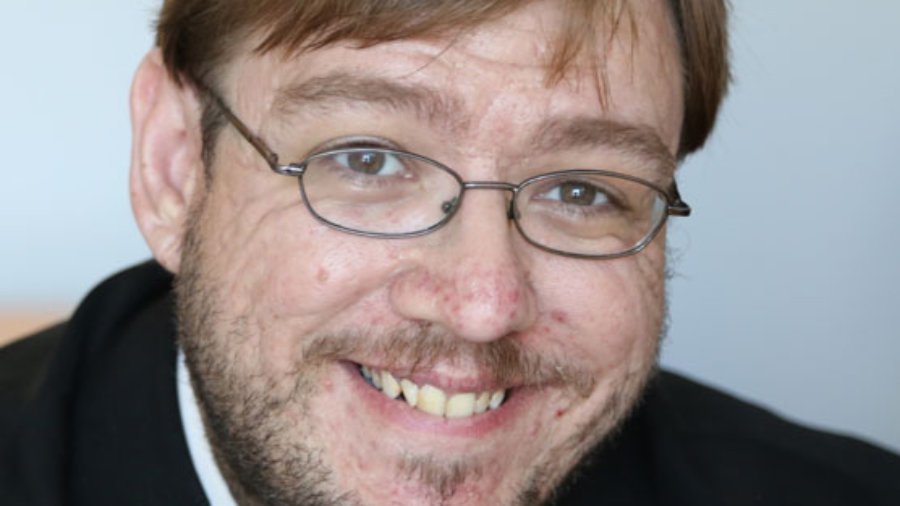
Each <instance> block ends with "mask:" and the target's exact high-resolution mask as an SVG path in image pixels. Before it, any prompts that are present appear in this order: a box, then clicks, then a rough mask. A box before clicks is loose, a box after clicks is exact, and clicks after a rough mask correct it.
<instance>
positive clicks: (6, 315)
mask: <svg viewBox="0 0 900 506" xmlns="http://www.w3.org/2000/svg"><path fill="white" fill-rule="evenodd" d="M66 316H67V312H66V311H62V310H44V309H40V310H23V311H9V310H7V311H3V310H0V346H3V345H5V344H8V343H11V342H13V341H15V340H16V339H18V338H20V337H24V336H27V335H28V334H31V333H32V332H34V331H36V330H40V329H42V328H44V327H46V326H48V325H51V324H53V323H56V322H58V321H61V320H63V319H65V318H66Z"/></svg>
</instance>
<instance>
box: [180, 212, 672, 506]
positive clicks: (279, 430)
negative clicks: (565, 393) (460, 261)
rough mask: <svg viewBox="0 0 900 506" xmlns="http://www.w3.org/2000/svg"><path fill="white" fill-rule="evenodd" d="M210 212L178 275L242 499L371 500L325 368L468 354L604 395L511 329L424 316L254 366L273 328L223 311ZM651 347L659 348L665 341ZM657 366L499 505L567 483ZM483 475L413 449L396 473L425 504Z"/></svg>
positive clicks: (186, 333)
mask: <svg viewBox="0 0 900 506" xmlns="http://www.w3.org/2000/svg"><path fill="white" fill-rule="evenodd" d="M198 207H201V208H202V203H201V205H200V206H198ZM201 215H202V209H196V210H195V212H192V213H191V220H190V223H189V227H188V232H187V234H186V238H185V246H184V251H183V254H182V262H181V270H180V273H179V275H178V276H177V277H176V283H175V295H176V318H177V329H178V340H179V344H180V346H181V347H182V349H183V351H184V354H185V358H186V362H187V365H188V368H189V370H190V372H191V381H192V384H193V387H194V390H195V392H196V393H197V399H198V402H199V405H200V406H199V407H200V411H201V413H202V415H203V419H204V423H205V426H206V429H207V436H208V437H209V439H210V443H211V446H212V448H213V451H214V454H215V457H216V460H217V463H218V466H219V468H220V470H221V471H222V473H223V476H224V477H225V479H226V481H227V482H228V484H229V487H230V489H231V492H232V494H233V495H234V496H235V499H236V500H237V501H238V503H239V504H244V505H249V504H254V505H255V504H260V505H306V506H355V505H362V504H364V501H363V500H362V499H361V498H360V496H359V495H358V493H357V492H356V491H353V490H343V489H341V487H340V485H339V477H338V476H336V473H335V472H334V470H333V466H331V465H329V460H328V454H327V448H326V447H325V445H324V443H323V441H324V440H325V438H324V437H323V435H325V434H327V431H328V428H327V427H326V426H325V425H324V424H323V423H322V420H321V418H317V417H316V414H315V413H314V410H313V409H312V406H311V404H312V400H313V399H315V398H316V396H317V395H319V394H322V390H323V389H322V387H321V385H322V383H323V381H322V379H323V378H324V375H325V372H326V369H327V368H328V367H330V366H332V365H333V364H334V363H335V361H339V360H345V359H346V357H349V356H382V357H387V359H388V360H389V361H393V362H394V363H396V364H405V365H408V364H414V367H413V368H414V369H415V368H419V367H421V368H422V369H427V368H429V367H430V366H431V365H432V364H435V363H437V362H438V360H442V361H448V360H449V361H450V362H454V361H460V362H465V363H472V364H477V365H478V367H479V368H480V369H483V370H488V371H491V372H492V374H493V375H494V379H495V380H497V381H498V383H499V384H505V383H506V382H507V381H509V380H512V379H516V380H522V379H527V380H528V381H529V382H532V383H534V384H555V385H565V386H566V387H567V388H568V389H569V390H571V392H572V394H573V395H577V396H580V397H583V398H586V397H587V396H589V395H590V393H591V392H592V391H593V390H594V387H595V384H596V381H597V380H596V378H594V377H593V375H592V374H591V373H589V372H586V371H587V370H588V369H587V368H585V367H583V366H582V367H579V366H578V365H577V364H574V361H573V359H572V358H571V357H558V358H554V357H552V356H549V354H548V353H547V352H546V351H545V352H541V353H538V352H537V351H535V350H529V349H526V348H525V347H524V346H523V345H522V344H520V342H519V341H518V340H516V339H515V338H514V337H513V336H509V337H504V338H502V339H498V340H496V341H492V342H489V343H483V344H476V343H470V342H467V341H464V340H462V339H458V338H455V337H454V336H453V335H452V334H450V333H449V332H447V331H446V330H445V329H443V328H442V327H439V326H436V325H430V324H423V323H410V324H409V325H408V326H405V327H403V328H396V329H392V331H390V332H389V333H373V332H370V331H366V330H362V329H347V330H344V331H341V332H339V333H329V334H321V335H305V336H296V339H297V340H298V342H302V343H303V345H302V346H300V347H299V349H300V351H301V353H299V355H298V356H297V357H295V359H294V360H293V361H292V366H291V367H290V368H289V370H287V371H283V372H279V373H274V372H271V371H267V370H266V369H265V368H259V369H254V368H253V365H254V363H253V360H251V359H249V358H248V356H247V349H248V348H247V346H250V345H251V344H257V345H259V343H265V342H267V340H266V338H265V336H264V335H260V334H261V333H262V332H264V329H262V330H261V326H259V325H255V324H254V323H253V320H252V318H251V316H250V315H249V314H225V312H224V311H223V308H226V307H228V306H227V302H228V293H227V290H226V289H225V288H224V287H223V286H220V284H219V283H217V277H216V276H215V275H213V274H211V273H209V272H207V271H206V270H205V268H204V267H205V264H206V262H204V256H205V254H206V252H207V251H208V250H207V249H206V248H204V244H203V239H202V227H201V226H200V221H201V220H200V216H201ZM653 346H654V353H655V352H656V351H658V340H654V344H653ZM654 356H655V355H654ZM655 363H656V361H655V360H651V361H648V365H646V366H642V367H641V368H640V370H638V371H635V372H632V373H631V374H628V375H626V376H625V377H623V378H620V379H619V380H618V381H616V382H615V383H614V384H613V385H612V388H611V394H610V395H609V398H608V399H607V400H606V402H604V403H603V405H602V406H601V407H600V408H598V409H597V410H596V412H595V413H593V414H592V416H591V417H589V419H588V420H587V421H586V422H584V423H582V424H580V425H579V426H578V427H576V428H575V430H574V431H573V432H572V434H571V435H570V436H569V437H567V438H566V439H565V440H564V441H563V442H562V443H560V444H557V445H556V446H555V447H553V448H548V449H546V451H542V452H541V461H540V462H537V463H534V464H533V465H532V467H531V468H530V469H529V470H528V471H527V472H526V473H523V474H522V476H521V478H519V480H518V483H517V485H516V488H515V490H511V491H509V493H508V494H507V495H506V497H507V499H506V500H505V502H503V503H497V501H491V502H492V503H494V504H503V505H504V506H506V505H509V506H516V505H535V504H542V503H544V502H547V501H551V500H552V498H553V496H554V495H555V492H556V490H557V489H558V488H559V486H560V484H562V483H567V482H569V481H571V477H572V476H574V475H576V474H577V473H575V472H574V470H575V469H576V465H577V464H578V463H579V462H582V463H584V462H586V460H587V459H585V456H586V455H588V454H589V453H590V452H591V451H592V449H595V448H596V447H597V446H598V445H599V444H600V442H601V441H603V440H604V438H605V437H606V436H608V435H609V434H610V433H611V432H612V431H613V430H614V429H615V428H616V427H617V426H618V425H619V424H621V422H622V421H623V420H624V419H626V418H627V415H628V413H629V411H630V410H631V409H632V407H633V406H634V405H635V404H636V403H637V401H638V399H639V397H640V394H641V392H642V391H643V390H644V387H645V385H646V383H647V381H648V379H649V378H650V376H651V375H652V372H653V370H654V367H655ZM573 364H574V365H573ZM255 365H259V364H255ZM482 471H483V468H482V467H481V466H480V465H479V463H478V459H477V458H468V457H466V458H459V459H448V458H447V457H445V456H441V455H437V454H429V453H424V454H423V453H421V452H420V453H412V452H410V453H408V454H405V455H403V456H402V457H401V460H400V464H399V466H398V469H397V473H396V479H398V480H406V481H408V482H411V483H416V484H417V485H418V486H419V487H420V488H423V489H425V490H429V491H430V493H429V494H428V498H427V499H426V500H424V502H423V503H427V504H450V503H454V501H453V499H454V495H455V494H456V492H457V490H458V489H459V487H460V486H461V485H462V484H464V483H465V482H466V481H467V480H476V479H477V478H478V477H479V476H480V475H481V474H482ZM567 477H568V478H569V480H567ZM470 498H471V497H470Z"/></svg>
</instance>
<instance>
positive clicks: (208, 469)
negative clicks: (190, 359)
mask: <svg viewBox="0 0 900 506" xmlns="http://www.w3.org/2000/svg"><path fill="white" fill-rule="evenodd" d="M175 381H176V382H177V384H178V408H179V411H181V425H182V428H183V429H184V436H185V439H187V446H188V453H189V454H190V456H191V462H192V463H193V464H194V469H195V470H196V471H197V476H198V477H199V478H200V485H201V486H202V487H203V491H204V492H206V498H207V499H208V500H209V503H210V504H212V505H214V506H237V503H236V502H235V500H234V497H233V496H232V495H231V491H230V490H228V485H227V484H226V483H225V478H224V477H223V476H222V472H221V471H220V470H219V467H218V466H217V465H216V461H215V458H213V452H212V448H210V446H209V439H207V437H206V426H204V425H203V420H202V418H200V408H199V407H198V406H197V398H196V396H195V395H194V388H193V386H192V385H191V378H190V371H189V370H188V368H187V364H185V362H184V353H183V352H182V351H181V349H179V350H178V365H177V367H176V369H175Z"/></svg>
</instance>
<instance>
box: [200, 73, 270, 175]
mask: <svg viewBox="0 0 900 506" xmlns="http://www.w3.org/2000/svg"><path fill="white" fill-rule="evenodd" d="M195 82H196V85H197V88H198V89H199V90H200V92H202V93H203V94H204V95H206V96H207V97H209V98H210V99H211V100H212V101H213V103H215V104H216V107H218V109H219V111H221V113H222V114H223V115H224V116H225V119H227V120H228V122H229V123H231V126H233V127H234V128H235V130H237V131H238V133H240V134H241V137H243V138H244V139H246V140H247V142H249V143H250V145H251V146H253V149H255V150H256V151H258V152H259V154H260V155H262V157H263V158H265V159H266V163H268V164H269V166H270V167H271V168H272V170H274V171H275V172H281V170H282V167H281V164H279V163H278V154H277V153H275V152H274V151H272V150H271V149H269V147H268V146H266V144H265V143H264V142H263V141H262V139H260V138H259V137H257V136H256V134H254V133H253V132H251V131H250V128H248V127H247V125H245V124H244V122H243V121H241V120H240V119H239V118H238V117H237V116H236V115H235V114H234V113H233V112H231V109H230V108H229V107H228V106H227V105H225V101H224V100H222V99H221V98H219V95H218V94H217V93H216V92H214V91H213V90H212V88H210V87H209V86H207V85H206V84H205V83H203V82H202V81H200V80H195Z"/></svg>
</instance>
